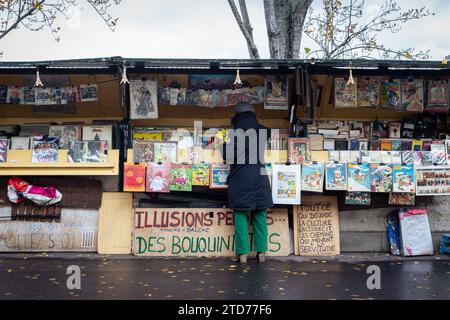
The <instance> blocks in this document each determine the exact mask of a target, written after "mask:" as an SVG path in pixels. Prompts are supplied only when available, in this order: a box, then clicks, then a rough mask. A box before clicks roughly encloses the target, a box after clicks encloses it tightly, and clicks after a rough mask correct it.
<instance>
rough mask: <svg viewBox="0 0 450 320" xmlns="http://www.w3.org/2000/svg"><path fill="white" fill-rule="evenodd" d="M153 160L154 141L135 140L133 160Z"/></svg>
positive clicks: (143, 161) (139, 161) (145, 161)
mask: <svg viewBox="0 0 450 320" xmlns="http://www.w3.org/2000/svg"><path fill="white" fill-rule="evenodd" d="M152 161H153V142H152V141H147V140H133V162H134V163H147V162H152Z"/></svg>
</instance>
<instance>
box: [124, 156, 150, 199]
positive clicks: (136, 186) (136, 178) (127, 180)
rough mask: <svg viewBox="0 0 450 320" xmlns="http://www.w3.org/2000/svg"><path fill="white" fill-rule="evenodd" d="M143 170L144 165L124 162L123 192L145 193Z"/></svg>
mask: <svg viewBox="0 0 450 320" xmlns="http://www.w3.org/2000/svg"><path fill="white" fill-rule="evenodd" d="M145 168H146V165H145V164H143V163H141V164H134V163H129V162H125V163H124V166H123V169H124V173H123V191H125V192H127V191H128V192H144V191H145Z"/></svg>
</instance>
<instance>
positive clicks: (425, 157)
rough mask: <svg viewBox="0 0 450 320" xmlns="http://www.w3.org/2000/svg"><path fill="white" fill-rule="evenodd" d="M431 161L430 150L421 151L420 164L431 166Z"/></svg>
mask: <svg viewBox="0 0 450 320" xmlns="http://www.w3.org/2000/svg"><path fill="white" fill-rule="evenodd" d="M432 164H433V162H432V161H431V151H422V165H423V166H431V165H432Z"/></svg>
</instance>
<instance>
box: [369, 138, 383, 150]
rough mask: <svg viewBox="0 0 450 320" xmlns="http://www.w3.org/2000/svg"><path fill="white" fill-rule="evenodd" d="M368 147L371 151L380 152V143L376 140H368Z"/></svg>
mask: <svg viewBox="0 0 450 320" xmlns="http://www.w3.org/2000/svg"><path fill="white" fill-rule="evenodd" d="M369 146H370V150H371V151H378V150H380V147H381V142H380V140H378V139H372V140H370V143H369Z"/></svg>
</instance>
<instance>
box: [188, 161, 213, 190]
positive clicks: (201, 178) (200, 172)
mask: <svg viewBox="0 0 450 320" xmlns="http://www.w3.org/2000/svg"><path fill="white" fill-rule="evenodd" d="M192 185H193V186H209V163H203V162H201V163H194V164H193V165H192Z"/></svg>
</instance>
